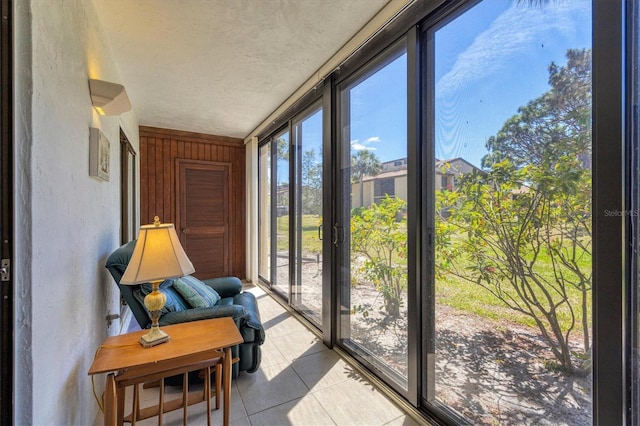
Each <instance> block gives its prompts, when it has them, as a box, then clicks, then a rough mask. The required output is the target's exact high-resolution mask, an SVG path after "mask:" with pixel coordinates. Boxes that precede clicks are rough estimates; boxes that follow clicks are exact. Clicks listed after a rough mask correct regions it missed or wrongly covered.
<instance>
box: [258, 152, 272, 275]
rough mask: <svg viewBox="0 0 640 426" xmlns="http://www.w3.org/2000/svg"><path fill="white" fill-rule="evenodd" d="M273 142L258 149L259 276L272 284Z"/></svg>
mask: <svg viewBox="0 0 640 426" xmlns="http://www.w3.org/2000/svg"><path fill="white" fill-rule="evenodd" d="M271 181H272V179H271V142H267V143H265V144H263V145H260V147H259V148H258V194H259V195H258V210H259V213H258V229H259V235H258V245H259V247H260V248H259V253H258V254H259V257H258V276H259V277H260V278H261V279H262V280H264V281H266V282H271Z"/></svg>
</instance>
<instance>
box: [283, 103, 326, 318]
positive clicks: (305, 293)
mask: <svg viewBox="0 0 640 426" xmlns="http://www.w3.org/2000/svg"><path fill="white" fill-rule="evenodd" d="M292 136H293V137H292V146H293V147H294V148H293V149H294V150H295V167H294V179H293V182H294V191H293V193H294V197H295V201H294V203H295V209H294V224H295V226H293V227H292V228H291V232H292V233H293V235H294V241H295V245H294V253H293V256H292V259H293V260H294V265H295V279H294V286H293V289H294V291H293V293H292V295H291V303H292V304H293V305H294V306H295V307H296V308H297V309H298V310H299V311H300V312H301V313H302V314H303V315H305V316H306V317H307V319H309V320H310V321H312V322H313V323H315V324H316V325H317V326H321V325H322V277H323V273H324V272H323V271H324V268H323V252H322V232H323V226H324V225H323V216H322V207H323V204H322V194H323V191H322V183H323V181H322V170H323V167H322V143H323V141H322V108H321V107H320V106H319V105H315V106H312V107H311V109H310V110H309V111H305V112H304V113H303V114H302V115H301V116H300V117H298V118H296V119H295V120H294V121H293V125H292Z"/></svg>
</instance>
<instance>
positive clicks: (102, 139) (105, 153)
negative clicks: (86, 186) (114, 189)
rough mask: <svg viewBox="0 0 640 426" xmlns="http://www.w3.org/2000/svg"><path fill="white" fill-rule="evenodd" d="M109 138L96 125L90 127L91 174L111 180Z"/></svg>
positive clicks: (101, 178)
mask: <svg viewBox="0 0 640 426" xmlns="http://www.w3.org/2000/svg"><path fill="white" fill-rule="evenodd" d="M110 156H111V147H110V144H109V139H107V137H106V136H105V135H104V134H103V133H102V132H101V131H100V129H96V128H94V127H91V128H89V176H91V177H95V178H98V179H100V180H104V181H107V182H108V181H109V169H110V164H109V159H110Z"/></svg>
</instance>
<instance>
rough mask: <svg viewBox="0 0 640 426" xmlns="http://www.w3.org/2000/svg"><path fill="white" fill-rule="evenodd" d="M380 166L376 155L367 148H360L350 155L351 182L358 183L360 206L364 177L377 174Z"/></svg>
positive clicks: (362, 200) (362, 203) (362, 201)
mask: <svg viewBox="0 0 640 426" xmlns="http://www.w3.org/2000/svg"><path fill="white" fill-rule="evenodd" d="M381 167H382V165H381V164H380V160H378V157H376V155H375V154H374V153H373V152H372V151H369V150H368V149H362V150H360V151H358V153H357V154H354V155H352V156H351V183H355V182H359V183H360V207H363V206H364V193H363V188H364V177H365V176H375V175H377V174H378V173H380V169H381Z"/></svg>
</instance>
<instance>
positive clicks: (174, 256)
mask: <svg viewBox="0 0 640 426" xmlns="http://www.w3.org/2000/svg"><path fill="white" fill-rule="evenodd" d="M193 272H195V269H194V267H193V264H192V263H191V261H190V260H189V258H188V257H187V255H186V253H185V252H184V249H183V248H182V245H181V244H180V240H179V239H178V235H177V234H176V230H175V228H174V226H173V224H172V223H160V220H159V219H158V217H157V216H156V217H155V222H154V224H153V225H144V226H142V227H140V233H139V234H138V241H137V242H136V246H135V248H134V250H133V255H132V256H131V261H130V262H129V265H128V266H127V269H126V271H125V272H124V275H123V276H122V279H121V280H120V284H130V285H133V284H140V283H147V282H152V281H162V280H166V279H169V278H176V277H183V276H185V275H189V274H191V273H193Z"/></svg>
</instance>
